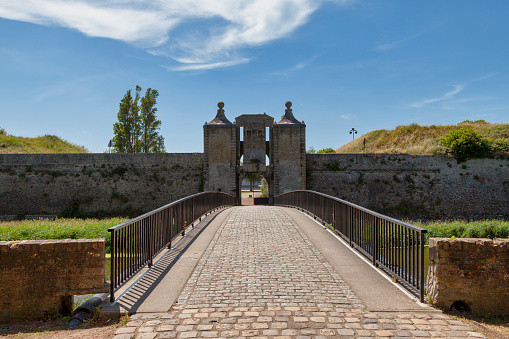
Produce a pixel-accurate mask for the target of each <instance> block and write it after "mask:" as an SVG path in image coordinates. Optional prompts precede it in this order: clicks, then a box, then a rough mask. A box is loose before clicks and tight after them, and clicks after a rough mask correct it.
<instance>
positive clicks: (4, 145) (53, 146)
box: [0, 132, 88, 154]
mask: <svg viewBox="0 0 509 339" xmlns="http://www.w3.org/2000/svg"><path fill="white" fill-rule="evenodd" d="M20 153H88V150H87V149H86V148H85V147H83V146H78V145H74V144H72V143H70V142H68V141H66V140H63V139H61V138H60V137H57V136H56V135H44V136H42V137H37V138H24V137H16V136H13V135H9V134H7V133H5V132H3V133H0V154H20Z"/></svg>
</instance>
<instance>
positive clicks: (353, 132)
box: [350, 127, 357, 141]
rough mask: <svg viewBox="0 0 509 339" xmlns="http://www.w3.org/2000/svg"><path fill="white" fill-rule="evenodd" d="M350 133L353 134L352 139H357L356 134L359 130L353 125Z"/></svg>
mask: <svg viewBox="0 0 509 339" xmlns="http://www.w3.org/2000/svg"><path fill="white" fill-rule="evenodd" d="M350 134H351V135H352V141H353V140H354V139H355V135H356V134H357V131H356V130H355V128H353V127H352V129H351V130H350Z"/></svg>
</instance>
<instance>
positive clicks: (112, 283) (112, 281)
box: [110, 230, 117, 302]
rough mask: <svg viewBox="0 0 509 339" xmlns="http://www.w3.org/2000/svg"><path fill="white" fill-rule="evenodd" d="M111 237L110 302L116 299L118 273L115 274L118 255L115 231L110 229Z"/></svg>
mask: <svg viewBox="0 0 509 339" xmlns="http://www.w3.org/2000/svg"><path fill="white" fill-rule="evenodd" d="M110 238H111V246H110V253H111V256H110V302H114V301H115V285H116V284H115V280H116V279H115V278H116V274H115V269H116V267H117V265H116V263H115V261H116V260H115V259H116V257H117V256H116V255H115V250H116V246H115V231H114V230H113V231H112V232H111V231H110Z"/></svg>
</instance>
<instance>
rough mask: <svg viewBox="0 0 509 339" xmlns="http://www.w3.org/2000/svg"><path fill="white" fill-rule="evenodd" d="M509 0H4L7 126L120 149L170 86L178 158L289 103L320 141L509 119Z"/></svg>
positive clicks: (0, 98)
mask: <svg viewBox="0 0 509 339" xmlns="http://www.w3.org/2000/svg"><path fill="white" fill-rule="evenodd" d="M508 16H509V1H506V0H492V1H478V0H475V1H474V0H447V1H443V0H427V1H418V0H405V1H402V0H172V1H170V0H110V1H107V0H2V1H0V102H1V106H0V127H1V128H4V129H5V130H6V131H7V133H9V134H12V135H16V136H24V137H37V136H41V135H45V134H52V135H57V136H60V137H62V138H64V139H66V140H68V141H70V142H72V143H74V144H78V145H83V146H85V147H86V148H88V149H89V150H90V151H91V152H94V153H101V152H105V151H107V149H108V148H107V145H108V141H109V140H110V139H111V138H112V137H113V124H114V123H115V122H116V121H117V113H118V109H119V103H120V100H121V99H122V97H123V96H124V95H125V94H126V92H127V91H128V90H129V89H132V90H133V91H134V88H135V87H136V85H139V86H141V87H142V92H145V91H146V89H147V88H153V89H157V90H158V92H159V98H158V103H157V108H158V112H157V116H158V118H159V119H160V120H161V122H162V126H161V131H160V132H161V135H162V136H163V137H164V138H165V146H166V150H167V152H170V153H182V152H203V128H202V126H203V124H204V123H206V122H209V121H211V120H212V119H213V118H214V117H215V115H216V111H217V102H218V101H223V102H224V103H225V107H224V109H225V112H226V117H227V118H228V119H229V120H230V121H232V122H233V121H234V119H235V117H237V116H239V115H241V114H259V113H267V114H268V115H270V116H272V117H274V118H275V120H276V121H279V120H280V118H281V116H282V115H283V114H284V110H285V102H286V101H288V100H290V101H292V103H293V107H292V109H293V113H294V115H295V117H296V118H297V119H298V120H301V121H304V122H305V123H306V137H307V140H306V144H307V147H308V148H309V147H313V148H315V149H316V150H319V149H321V148H327V147H332V148H338V147H340V146H342V145H344V144H346V143H348V142H349V141H350V140H351V139H352V135H351V134H349V131H350V130H351V129H352V128H354V129H355V130H356V131H357V132H358V134H357V135H355V136H357V137H358V136H360V135H362V134H364V133H367V132H369V131H371V130H377V129H393V128H395V127H396V126H399V125H405V124H410V123H419V124H423V125H433V124H435V125H448V124H457V123H459V122H462V121H464V120H478V119H483V120H486V121H489V122H506V123H507V122H509V95H508V94H509V20H507V17H508Z"/></svg>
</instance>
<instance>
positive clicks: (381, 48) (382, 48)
mask: <svg viewBox="0 0 509 339" xmlns="http://www.w3.org/2000/svg"><path fill="white" fill-rule="evenodd" d="M428 30H429V28H427V29H423V30H421V31H419V32H417V33H414V34H412V35H409V36H406V37H404V38H401V39H397V40H394V41H390V42H385V43H380V44H378V45H376V46H375V48H373V50H375V51H377V52H387V51H390V50H392V49H394V48H396V47H398V46H399V45H401V44H403V43H405V42H407V41H409V40H412V39H415V38H417V37H419V36H421V35H423V34H424V33H425V32H427V31H428Z"/></svg>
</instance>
